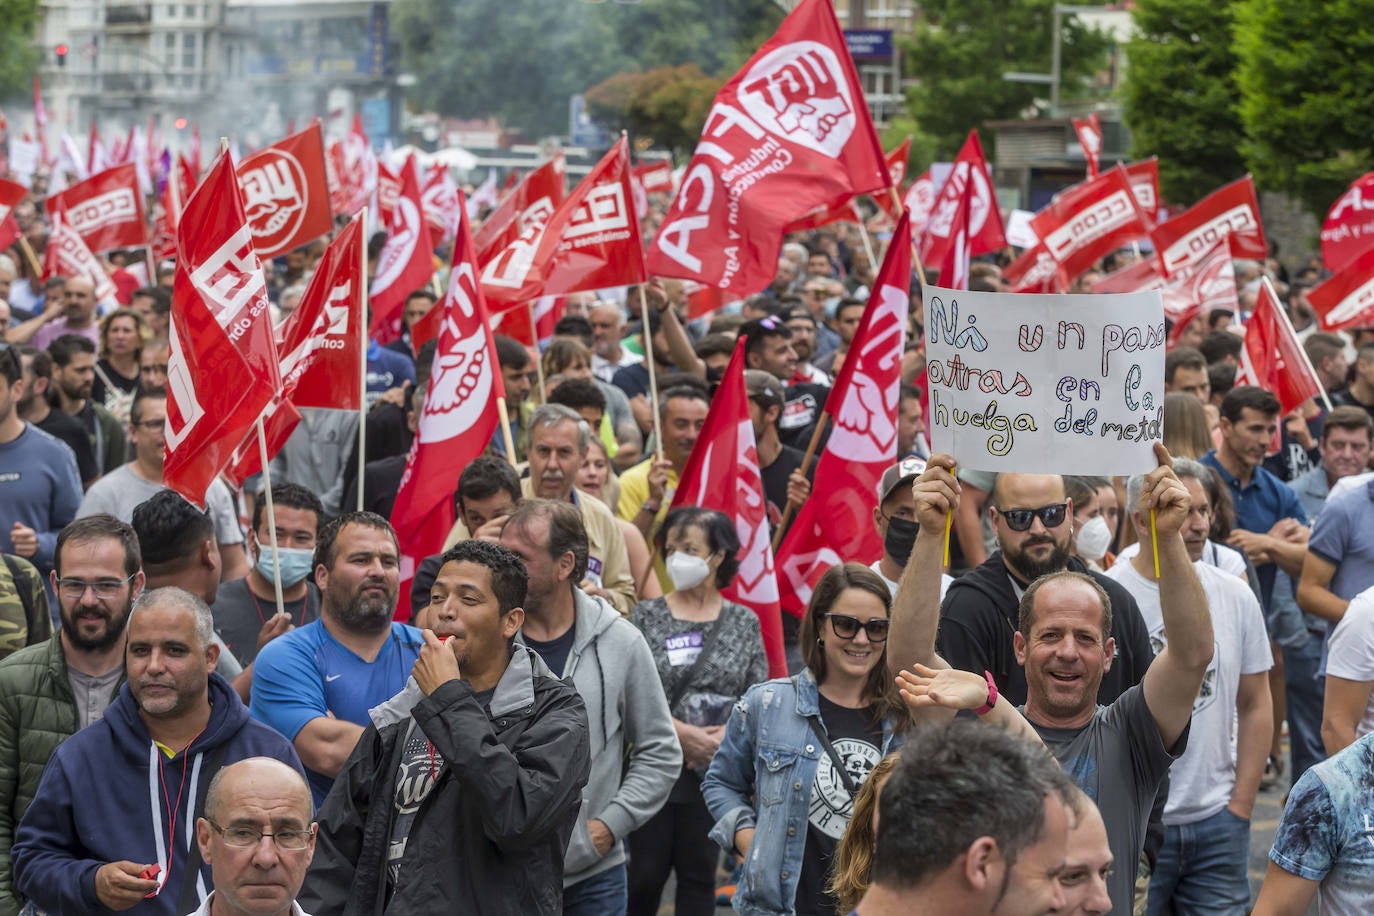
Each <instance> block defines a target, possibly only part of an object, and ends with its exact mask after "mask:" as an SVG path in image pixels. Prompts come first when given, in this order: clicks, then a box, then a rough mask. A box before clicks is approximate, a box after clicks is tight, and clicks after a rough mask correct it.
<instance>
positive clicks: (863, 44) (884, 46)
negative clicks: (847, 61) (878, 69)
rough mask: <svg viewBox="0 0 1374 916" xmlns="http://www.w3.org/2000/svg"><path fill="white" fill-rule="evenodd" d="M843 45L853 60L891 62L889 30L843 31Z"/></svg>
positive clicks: (890, 34)
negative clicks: (846, 47) (847, 48)
mask: <svg viewBox="0 0 1374 916" xmlns="http://www.w3.org/2000/svg"><path fill="white" fill-rule="evenodd" d="M844 43H845V44H846V45H848V47H849V56H850V57H852V58H854V59H855V60H891V59H892V30H891V29H845V30H844Z"/></svg>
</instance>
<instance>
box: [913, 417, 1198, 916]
mask: <svg viewBox="0 0 1374 916" xmlns="http://www.w3.org/2000/svg"><path fill="white" fill-rule="evenodd" d="M1154 454H1155V457H1156V459H1157V462H1158V466H1157V467H1156V468H1155V469H1154V470H1153V471H1151V472H1150V473H1149V474H1147V475H1146V476H1145V479H1144V484H1143V486H1142V487H1141V495H1140V502H1139V504H1138V507H1137V509H1138V511H1139V512H1140V513H1141V515H1142V516H1145V517H1148V516H1150V515H1153V516H1154V518H1155V533H1156V538H1157V541H1158V544H1159V554H1158V559H1159V577H1158V581H1159V590H1160V612H1161V616H1162V617H1163V620H1164V628H1165V630H1166V632H1167V633H1168V634H1169V645H1168V646H1167V647H1165V648H1164V649H1163V650H1162V651H1161V652H1160V654H1159V655H1158V656H1156V657H1155V660H1154V662H1153V663H1152V664H1151V666H1150V669H1149V671H1147V672H1146V674H1145V678H1144V680H1143V681H1142V682H1141V683H1140V684H1139V685H1137V686H1135V687H1132V688H1131V689H1129V690H1127V691H1126V692H1125V693H1123V694H1122V695H1121V696H1120V697H1119V698H1118V699H1117V700H1116V701H1115V702H1114V703H1112V704H1111V705H1110V706H1099V705H1098V703H1097V691H1098V687H1099V685H1100V684H1101V681H1102V676H1103V674H1104V673H1105V672H1106V671H1107V670H1109V669H1110V667H1111V665H1112V655H1113V648H1114V646H1113V640H1112V639H1111V637H1110V635H1109V634H1110V632H1111V616H1112V606H1111V603H1110V601H1109V600H1108V598H1107V595H1106V593H1105V592H1104V591H1103V590H1102V588H1101V587H1100V586H1099V585H1098V584H1097V582H1096V581H1095V580H1094V579H1092V578H1091V577H1089V576H1086V575H1084V574H1082V573H1078V572H1069V571H1061V572H1054V573H1050V574H1049V575H1046V576H1042V577H1041V578H1039V579H1037V580H1036V581H1035V582H1033V583H1031V585H1030V587H1029V588H1027V589H1026V591H1025V593H1024V594H1023V596H1022V598H1021V605H1020V619H1019V621H1018V627H1017V632H1016V633H1015V635H1014V637H1013V639H1014V643H1015V649H1016V656H1017V660H1018V661H1019V662H1020V663H1021V664H1022V665H1024V667H1025V673H1026V683H1027V686H1028V695H1027V699H1026V704H1025V706H1024V707H1023V709H1022V711H1023V713H1024V715H1025V717H1026V719H1027V720H1028V721H1029V722H1030V723H1031V725H1032V726H1033V727H1034V728H1035V730H1036V731H1037V732H1038V733H1039V734H1040V737H1041V739H1042V740H1044V742H1045V744H1046V745H1047V746H1048V747H1049V748H1050V750H1051V751H1052V752H1053V753H1054V755H1055V756H1056V757H1057V758H1058V759H1059V762H1060V764H1061V765H1062V766H1063V767H1064V769H1065V770H1066V771H1067V772H1068V773H1069V774H1070V775H1072V776H1073V778H1074V780H1075V781H1076V782H1077V783H1078V784H1079V786H1080V787H1081V788H1082V789H1083V790H1084V791H1085V792H1086V793H1087V794H1088V795H1089V796H1090V797H1091V798H1093V799H1094V800H1095V801H1096V802H1097V803H1098V805H1099V806H1100V807H1101V809H1102V816H1103V820H1104V821H1105V822H1106V825H1107V835H1108V838H1109V841H1110V845H1111V849H1112V854H1113V856H1114V858H1115V860H1116V861H1117V862H1118V863H1130V862H1135V861H1136V860H1137V859H1138V858H1139V856H1140V853H1141V850H1142V849H1143V847H1144V844H1145V828H1146V824H1147V822H1148V820H1149V814H1150V808H1151V806H1152V805H1153V803H1154V800H1155V795H1156V793H1157V791H1158V789H1159V785H1160V783H1161V782H1162V781H1163V779H1164V777H1165V776H1166V775H1167V773H1168V769H1169V765H1170V763H1172V762H1173V761H1174V760H1175V759H1177V758H1178V757H1179V756H1180V755H1181V754H1182V753H1183V751H1184V750H1185V748H1186V746H1187V741H1188V737H1187V736H1188V727H1189V722H1190V719H1191V716H1192V709H1193V700H1194V698H1195V697H1196V696H1197V692H1198V689H1199V687H1201V685H1202V679H1203V676H1204V674H1205V673H1206V670H1207V665H1208V663H1209V662H1210V661H1211V659H1212V650H1213V636H1212V623H1211V615H1210V613H1209V612H1208V608H1207V597H1206V594H1205V593H1204V592H1203V590H1202V585H1201V583H1200V582H1199V581H1198V577H1197V573H1196V572H1195V571H1194V570H1193V567H1192V564H1191V560H1190V558H1189V556H1188V549H1187V547H1186V546H1185V545H1184V542H1183V538H1182V536H1181V534H1180V530H1181V529H1182V527H1183V525H1184V523H1185V521H1186V520H1187V518H1188V514H1189V511H1190V505H1191V504H1190V498H1189V495H1188V490H1187V489H1186V488H1185V487H1184V486H1183V484H1182V483H1181V482H1180V481H1179V479H1178V477H1177V476H1176V475H1175V474H1174V472H1173V470H1172V467H1171V465H1172V463H1173V462H1172V459H1171V458H1170V456H1169V453H1168V452H1167V451H1166V450H1165V449H1164V447H1163V446H1162V445H1160V444H1158V443H1156V444H1155V445H1154ZM953 466H954V460H953V459H952V458H950V457H949V456H948V455H935V456H933V457H932V458H931V460H930V463H929V465H928V466H927V468H926V471H925V473H924V474H922V475H921V476H920V478H918V479H917V481H916V483H915V485H914V486H913V488H912V493H913V496H914V497H915V501H916V516H917V519H918V521H919V523H920V526H921V536H918V537H917V538H916V546H915V549H914V551H913V553H912V563H911V568H914V569H915V570H917V571H919V572H916V573H913V574H912V575H910V576H909V577H908V578H910V579H912V580H913V581H912V582H910V583H908V582H903V585H904V586H905V587H904V588H903V589H902V590H901V591H900V592H899V594H898V596H897V600H896V602H894V604H893V608H892V633H891V635H890V637H889V647H888V651H889V655H890V656H891V664H892V666H893V667H894V668H899V667H903V666H909V665H910V664H911V663H912V662H913V661H914V660H915V659H916V658H919V657H920V655H919V653H920V652H922V651H926V650H927V649H928V647H931V646H933V640H934V636H935V629H936V626H935V621H936V620H937V619H938V614H939V589H938V585H936V584H935V582H934V578H933V577H932V576H931V575H930V572H931V571H938V570H939V569H940V568H941V566H942V563H941V560H942V557H941V552H942V550H943V548H944V545H943V541H942V539H943V536H944V531H945V519H946V517H947V516H948V515H949V513H950V512H952V511H954V509H955V508H957V506H958V502H959V490H960V487H959V484H958V482H957V481H956V480H955V478H954V477H953V475H952V474H951V473H950V471H951V469H952V468H953ZM1142 551H1144V552H1146V553H1150V552H1151V551H1152V548H1151V545H1150V544H1149V543H1146V544H1144V545H1142ZM1151 559H1153V557H1151ZM898 653H900V654H898ZM1134 878H1135V873H1134V869H1132V868H1130V867H1118V868H1117V869H1116V870H1115V872H1114V873H1113V875H1112V877H1111V879H1110V888H1111V898H1112V900H1113V902H1114V903H1115V908H1114V910H1113V912H1117V913H1129V912H1130V910H1131V900H1132V897H1133V892H1134V886H1133V885H1134Z"/></svg>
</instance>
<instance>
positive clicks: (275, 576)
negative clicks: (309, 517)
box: [258, 417, 286, 614]
mask: <svg viewBox="0 0 1374 916" xmlns="http://www.w3.org/2000/svg"><path fill="white" fill-rule="evenodd" d="M258 457H259V458H261V459H262V495H263V499H265V500H266V501H267V531H268V535H267V536H268V544H269V545H270V547H271V550H272V593H273V595H274V596H275V597H276V599H277V613H278V614H285V613H286V605H285V604H283V602H282V598H281V552H280V551H279V550H278V548H277V511H276V509H275V508H274V507H273V506H272V471H271V470H270V469H269V468H268V466H267V433H266V431H265V430H264V429H263V425H262V417H258ZM258 549H259V550H261V549H262V545H261V544H259V545H258Z"/></svg>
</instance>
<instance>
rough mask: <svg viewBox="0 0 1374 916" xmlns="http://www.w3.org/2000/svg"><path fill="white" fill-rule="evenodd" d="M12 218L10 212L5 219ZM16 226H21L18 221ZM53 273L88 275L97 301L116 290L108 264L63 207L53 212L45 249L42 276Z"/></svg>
mask: <svg viewBox="0 0 1374 916" xmlns="http://www.w3.org/2000/svg"><path fill="white" fill-rule="evenodd" d="M13 219H14V218H13V216H11V217H9V218H8V219H7V220H6V222H13ZM0 228H2V227H0ZM15 228H16V229H18V228H19V227H18V224H15ZM52 277H85V278H86V279H88V280H90V281H91V284H92V285H93V286H94V287H95V298H96V300H97V301H99V300H102V299H108V298H110V297H111V296H113V295H114V294H115V285H114V283H112V282H111V281H110V278H109V276H108V275H106V273H105V266H104V265H103V264H101V263H100V259H99V258H97V257H96V256H95V255H94V254H92V253H91V249H90V248H88V247H86V242H85V241H84V240H83V239H82V238H81V236H80V235H78V234H77V233H76V232H75V231H74V230H73V229H72V228H71V226H69V225H67V214H66V213H64V212H62V211H61V210H58V211H57V212H55V213H53V214H52V227H51V229H50V230H49V232H48V247H47V249H46V250H45V251H44V253H43V279H45V280H48V279H51V278H52Z"/></svg>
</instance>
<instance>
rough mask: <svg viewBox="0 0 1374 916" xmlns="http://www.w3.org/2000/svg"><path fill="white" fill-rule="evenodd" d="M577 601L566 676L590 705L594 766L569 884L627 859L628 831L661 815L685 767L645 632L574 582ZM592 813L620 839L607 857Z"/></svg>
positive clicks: (571, 852)
mask: <svg viewBox="0 0 1374 916" xmlns="http://www.w3.org/2000/svg"><path fill="white" fill-rule="evenodd" d="M573 600H574V602H575V605H576V612H577V620H576V622H575V623H574V624H573V628H574V635H573V647H572V651H570V652H569V653H568V662H567V665H566V666H565V667H564V669H563V671H562V677H563V679H564V680H567V681H571V682H572V685H573V686H574V687H576V688H577V692H578V693H580V694H581V695H582V701H583V702H584V703H585V704H586V705H587V724H588V735H589V737H590V738H591V748H592V771H591V776H590V777H589V778H588V779H587V787H586V788H585V789H584V790H583V791H582V810H581V811H580V812H578V818H577V824H576V826H575V827H573V835H572V840H571V842H569V844H568V856H567V859H566V860H565V862H564V875H563V886H564V887H568V886H569V885H572V884H576V883H578V882H579V881H585V880H586V879H588V878H590V877H592V876H593V875H596V874H598V873H600V872H603V871H605V870H606V869H608V868H613V867H615V866H616V865H620V864H621V863H623V862H624V861H625V843H624V840H625V837H627V836H629V835H630V834H631V833H633V832H634V831H635V830H638V829H639V828H640V827H642V826H644V824H645V823H646V822H648V820H649V818H651V817H653V816H654V815H655V814H657V813H658V810H659V809H660V808H662V807H663V803H664V802H666V801H667V800H668V793H669V792H670V791H671V790H672V788H673V783H675V782H676V781H677V778H678V775H679V773H681V771H682V746H681V745H679V744H678V741H677V731H676V730H675V729H674V728H673V718H672V715H671V714H670V713H669V712H668V698H667V697H666V696H664V694H663V684H662V682H661V681H659V678H658V669H657V668H656V667H655V666H654V657H653V655H652V654H651V653H650V652H649V646H648V644H647V643H646V642H644V635H643V634H642V633H640V632H639V630H638V629H637V628H636V627H635V626H634V625H633V624H632V623H630V622H629V621H628V620H626V619H625V618H624V617H622V616H620V613H619V612H618V611H616V610H615V608H613V607H611V605H610V604H608V603H607V602H606V601H605V600H603V599H601V598H598V597H594V596H592V595H588V594H586V593H585V592H583V591H582V590H581V589H580V588H574V589H573ZM518 638H519V637H517V639H518ZM626 748H629V763H628V765H625V755H626ZM593 818H595V819H596V820H599V821H601V822H603V823H604V824H605V825H606V826H607V827H609V828H610V830H611V834H612V835H613V836H614V837H615V840H616V843H615V846H613V847H612V848H611V851H610V852H608V853H607V854H606V855H604V856H598V855H597V854H596V848H595V847H594V846H593V845H592V840H591V836H590V835H589V834H588V833H587V822H588V821H589V820H592V819H593Z"/></svg>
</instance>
